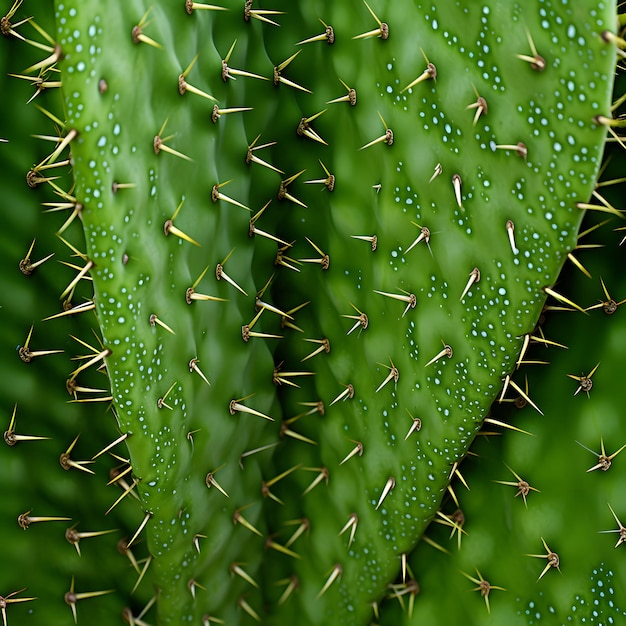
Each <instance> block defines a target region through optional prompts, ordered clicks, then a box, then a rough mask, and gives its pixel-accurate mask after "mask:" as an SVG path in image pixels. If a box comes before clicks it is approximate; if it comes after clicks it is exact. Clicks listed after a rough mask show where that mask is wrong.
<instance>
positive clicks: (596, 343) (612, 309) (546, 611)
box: [385, 150, 626, 624]
mask: <svg viewBox="0 0 626 626" xmlns="http://www.w3.org/2000/svg"><path fill="white" fill-rule="evenodd" d="M611 156H612V161H611V162H610V163H609V167H608V170H607V171H605V173H604V174H603V176H602V179H603V180H602V183H601V187H598V192H599V193H600V194H601V195H602V197H603V198H604V199H605V200H606V201H607V202H608V203H609V204H610V205H611V206H614V207H615V206H619V202H620V201H622V202H623V198H624V195H623V181H621V182H620V180H619V178H621V177H619V178H618V176H619V174H620V173H621V172H623V166H624V157H623V155H620V154H619V153H617V152H616V151H615V150H613V151H612V154H611ZM616 182H617V183H618V184H616ZM607 183H611V184H610V186H607ZM598 206H601V205H600V204H598ZM622 224H623V219H622V217H621V212H618V214H616V215H607V214H606V213H605V212H600V213H599V212H597V211H590V212H589V213H588V215H587V216H586V218H585V222H584V223H583V228H582V233H585V235H584V237H581V238H580V239H579V242H578V246H577V248H578V250H577V251H575V252H574V258H575V259H576V262H577V263H578V264H580V267H582V268H584V272H585V273H586V274H588V275H586V274H585V273H583V271H581V269H580V268H579V267H578V266H576V265H575V264H574V263H572V264H568V266H569V267H567V268H566V271H564V272H563V273H562V275H561V278H560V281H559V282H560V285H561V286H562V288H563V290H564V292H565V293H566V294H567V296H568V298H569V299H571V300H572V302H576V303H577V304H578V305H580V306H581V307H583V308H584V309H585V311H586V314H583V313H581V312H580V311H575V310H573V309H572V308H571V307H558V308H560V309H561V310H554V311H546V312H545V321H543V322H542V325H541V327H540V328H538V329H537V330H536V331H535V333H534V334H535V336H537V337H538V338H540V337H541V336H542V333H543V336H544V337H545V338H546V340H547V341H549V342H550V343H549V344H546V345H542V342H541V341H538V342H536V343H533V344H531V345H530V347H529V350H528V352H527V354H526V356H525V360H526V361H528V362H530V363H532V362H535V364H534V365H528V366H525V367H523V368H522V369H521V370H520V371H519V372H518V373H517V374H516V376H517V377H518V382H520V383H521V384H522V386H525V383H524V378H526V381H527V383H528V389H529V390H530V394H531V395H532V398H533V400H534V401H536V403H537V404H538V405H539V406H540V407H541V409H542V410H543V412H544V414H545V415H544V416H540V415H539V414H538V413H537V412H536V411H534V410H533V409H532V407H530V406H529V405H528V404H527V403H525V402H521V403H519V404H520V407H521V408H516V407H515V406H512V405H511V404H509V403H507V405H506V408H504V409H503V407H504V406H505V405H504V404H503V405H502V406H500V407H494V411H493V415H494V418H497V419H500V420H503V421H506V422H508V423H511V424H514V425H515V427H517V428H519V429H523V430H524V431H525V432H529V433H532V435H533V436H528V435H527V434H524V432H516V433H514V434H512V436H511V437H505V438H503V439H502V440H501V441H494V440H493V439H490V440H488V441H485V440H479V441H477V444H478V445H475V446H474V447H473V450H474V452H475V453H476V454H477V457H476V458H475V459H472V460H471V461H469V462H468V464H464V470H466V471H464V477H465V478H466V479H467V481H468V483H469V485H470V487H471V491H470V492H466V491H464V489H463V488H461V489H460V492H459V500H460V505H461V508H462V510H463V513H464V524H463V530H464V534H462V538H461V540H460V548H459V549H457V545H456V544H457V541H458V534H457V533H456V532H455V534H454V536H453V537H452V540H451V541H449V535H450V528H449V527H448V528H445V527H443V526H439V527H438V528H437V527H433V528H431V529H429V534H430V536H431V538H432V539H433V540H435V541H437V542H440V543H441V545H442V546H443V547H446V548H448V549H449V554H445V555H442V554H440V553H437V552H436V551H434V550H433V549H432V548H431V547H429V546H426V545H422V546H420V547H419V548H418V550H416V552H415V553H414V554H413V557H412V561H410V564H411V565H412V566H413V567H414V568H416V569H418V570H419V571H420V572H423V574H424V576H423V578H420V584H421V591H422V594H421V595H420V598H419V601H418V602H416V605H415V610H414V615H413V621H410V622H408V623H414V624H418V623H425V622H426V623H428V622H429V621H434V620H435V617H434V616H436V619H437V620H440V621H442V622H445V623H461V622H465V621H467V622H472V621H473V619H475V618H474V616H475V615H477V614H478V615H480V614H481V613H482V615H483V616H484V617H483V619H481V620H480V623H494V624H500V623H507V624H509V623H510V624H543V623H548V624H570V623H574V624H583V623H604V624H607V623H619V622H620V619H623V616H624V615H625V614H626V613H625V611H626V604H625V602H624V597H623V593H621V590H622V589H623V588H624V586H623V585H624V580H625V576H626V569H625V568H624V562H623V559H622V558H621V556H622V555H621V553H620V551H621V549H622V548H621V544H622V543H623V537H624V534H623V532H622V531H621V528H622V526H623V523H624V509H623V504H622V502H621V499H620V493H621V491H620V485H621V480H622V477H623V466H624V458H623V456H622V455H623V450H624V448H623V446H624V444H625V443H626V441H625V440H624V428H623V425H622V423H621V419H620V416H619V401H618V400H617V396H616V391H615V390H616V389H617V388H618V386H619V384H620V380H621V371H622V368H623V360H624V357H623V355H622V354H621V353H620V350H619V346H620V344H621V340H620V337H621V336H622V334H623V332H624V314H623V310H622V307H623V304H624V302H623V300H624V297H623V295H624V290H625V288H626V287H625V285H624V278H623V275H622V272H621V270H620V267H621V266H620V258H621V256H622V255H623V250H622V249H620V248H619V245H620V243H621V242H622V241H623V232H620V231H623V226H622ZM582 233H581V234H582ZM587 246H588V249H585V247H587ZM553 308H555V307H553ZM524 369H525V370H526V371H525V372H524ZM514 395H515V394H511V393H509V394H508V396H509V397H510V398H511V399H515V397H514ZM524 405H525V406H524ZM479 439H482V438H479ZM513 471H514V472H515V473H516V474H517V476H515V474H513V473H512V472H513ZM520 477H521V478H522V480H525V481H527V485H526V488H525V490H523V489H522V486H521V485H520V484H519V478H520ZM502 483H505V484H502ZM476 487H478V488H476ZM528 489H531V490H530V491H529V490H528ZM516 495H517V497H515V496H516ZM455 508H456V505H455V504H454V503H452V502H449V503H448V504H447V505H446V506H444V507H443V509H442V510H443V511H444V512H445V513H446V514H448V515H449V514H451V513H453V512H454V510H455ZM485 511H488V512H489V513H488V514H487V515H485ZM465 533H466V534H465ZM620 533H621V534H620ZM542 539H543V540H544V541H545V542H546V545H547V546H548V547H549V549H550V551H552V552H554V553H555V554H556V555H557V556H558V566H559V567H558V571H557V570H556V569H555V568H554V567H548V563H549V561H548V560H547V559H543V560H540V559H538V558H532V557H529V556H527V555H529V554H546V550H545V548H544V545H543V542H542ZM426 559H427V560H428V562H429V567H428V568H427V569H425V568H424V567H423V566H420V563H424V561H425V560H426ZM476 569H477V570H478V571H479V572H480V574H481V575H483V576H484V577H485V579H486V580H488V581H489V583H490V584H491V585H493V586H502V587H504V588H506V593H502V592H500V591H497V590H494V591H493V593H490V594H489V595H488V598H489V608H490V613H491V620H488V613H487V610H486V607H485V604H484V599H482V598H480V596H479V594H475V596H476V597H475V598H468V600H467V602H463V603H461V602H459V603H447V604H445V606H444V603H443V602H442V598H441V597H440V596H439V597H438V596H437V591H436V589H437V588H438V587H439V585H440V581H441V580H446V591H445V593H446V597H447V596H448V594H453V595H455V596H457V595H461V596H463V595H467V594H468V593H471V590H472V589H473V588H475V587H477V585H476V584H472V583H471V582H469V581H468V580H467V579H466V578H465V577H464V576H462V575H461V574H460V572H464V573H466V574H470V575H473V577H474V578H476ZM538 579H539V580H538ZM481 604H482V610H481V607H480V605H481ZM397 612H398V608H397V607H396V608H395V610H393V611H390V613H389V614H388V615H387V616H386V618H387V620H388V621H386V622H385V623H394V622H393V618H394V616H397Z"/></svg>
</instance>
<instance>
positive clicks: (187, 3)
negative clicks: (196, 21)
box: [185, 0, 193, 15]
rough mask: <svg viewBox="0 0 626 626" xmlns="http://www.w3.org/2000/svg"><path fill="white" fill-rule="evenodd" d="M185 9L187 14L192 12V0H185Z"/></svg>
mask: <svg viewBox="0 0 626 626" xmlns="http://www.w3.org/2000/svg"><path fill="white" fill-rule="evenodd" d="M185 11H187V13H188V14H189V15H191V14H192V13H193V0H185Z"/></svg>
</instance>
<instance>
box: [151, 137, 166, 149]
mask: <svg viewBox="0 0 626 626" xmlns="http://www.w3.org/2000/svg"><path fill="white" fill-rule="evenodd" d="M162 143H163V142H162V141H161V137H159V136H158V135H155V137H154V141H153V142H152V147H153V148H154V154H159V152H161V144H162Z"/></svg>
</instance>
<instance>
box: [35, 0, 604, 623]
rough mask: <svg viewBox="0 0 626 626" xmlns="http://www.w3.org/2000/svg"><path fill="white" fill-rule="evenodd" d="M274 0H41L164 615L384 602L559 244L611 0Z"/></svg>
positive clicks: (334, 614) (339, 618) (572, 201)
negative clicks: (225, 2)
mask: <svg viewBox="0 0 626 626" xmlns="http://www.w3.org/2000/svg"><path fill="white" fill-rule="evenodd" d="M275 4H276V6H275V7H274V6H272V7H270V6H264V7H263V8H262V9H261V8H257V7H254V6H252V3H251V2H249V3H246V8H245V10H244V7H243V6H239V4H238V5H237V6H234V5H233V6H230V5H229V6H227V7H225V8H227V9H229V10H225V11H222V10H217V9H216V8H215V7H213V8H211V9H208V10H207V8H206V6H205V7H202V6H201V5H199V4H195V3H187V5H186V8H187V10H185V3H184V2H179V3H153V4H148V3H144V2H141V1H139V0H136V1H134V2H130V3H126V4H125V5H124V6H118V5H115V6H113V5H111V6H109V5H108V4H107V5H103V4H102V3H94V2H80V3H78V2H75V1H70V2H68V1H63V2H59V3H57V5H56V20H57V32H56V40H57V41H58V43H59V45H60V49H61V51H62V58H57V59H54V61H53V62H54V63H55V67H57V68H58V69H59V70H60V71H61V76H62V92H63V95H64V108H65V114H66V118H65V123H64V127H63V129H62V133H63V135H64V136H65V137H68V138H70V139H71V141H70V142H69V144H70V148H71V156H72V171H73V174H74V181H75V187H74V189H73V190H72V191H71V194H72V196H73V197H74V198H76V201H77V202H79V203H80V204H81V205H82V210H81V218H82V222H83V225H84V229H85V245H86V247H85V248H84V256H83V258H82V261H81V263H82V265H83V266H84V267H86V268H87V269H88V270H89V273H90V275H91V277H92V278H93V285H94V301H95V303H96V310H97V315H98V320H99V324H100V330H101V333H102V338H103V345H104V348H103V350H104V353H103V360H104V362H106V367H107V371H108V374H109V378H110V383H111V390H112V396H113V404H114V408H115V413H116V416H117V420H118V424H119V429H120V432H121V433H127V434H128V437H127V439H126V444H127V446H128V451H129V454H130V460H131V464H132V473H133V476H134V480H135V481H136V482H137V484H136V487H135V489H136V491H137V493H138V494H139V495H140V497H141V503H142V504H141V506H142V508H143V512H144V514H145V518H144V521H145V528H144V529H143V531H142V532H143V533H144V534H145V536H146V539H147V542H148V547H149V551H150V554H151V555H152V556H153V561H152V563H151V565H150V568H149V572H148V577H147V578H146V580H148V579H150V577H151V580H152V582H153V584H154V585H155V586H156V588H157V589H158V605H159V623H161V624H184V623H196V624H200V623H209V622H210V623H212V619H213V618H218V619H222V620H224V621H225V622H226V623H237V622H239V621H241V622H242V623H246V622H248V621H253V620H255V619H256V620H259V621H262V622H263V623H287V622H288V621H289V620H292V621H293V619H295V616H298V620H300V622H301V623H311V624H313V623H337V624H338V623H341V624H359V623H367V622H368V620H370V619H371V616H372V611H373V606H375V605H376V603H377V602H379V600H380V598H381V597H382V595H383V594H384V592H385V590H386V587H387V584H388V583H389V582H390V581H391V580H392V579H393V578H394V577H395V575H396V574H397V572H398V571H399V569H400V565H401V561H402V555H403V554H407V553H410V552H411V550H412V549H413V547H414V546H415V544H416V543H417V542H418V540H419V539H420V536H421V534H422V532H423V530H424V529H425V527H426V525H427V524H428V523H429V521H430V520H431V519H432V517H433V516H434V515H435V513H436V511H437V509H438V507H439V504H440V501H441V498H442V495H443V494H444V492H445V491H446V489H447V487H448V484H449V481H450V478H451V475H452V474H453V473H454V471H455V469H456V467H457V465H456V464H457V463H459V462H460V461H461V460H462V458H463V457H464V455H465V453H466V451H467V449H468V446H469V445H470V443H471V441H472V439H473V437H474V436H475V434H476V432H477V431H478V430H479V429H480V428H481V425H482V423H483V419H484V417H485V415H486V412H487V410H488V408H489V406H490V404H491V403H492V401H493V400H494V398H495V397H496V395H497V393H498V392H499V391H500V389H501V386H502V380H503V378H504V377H505V376H506V375H507V374H510V373H511V372H512V371H513V370H514V368H515V363H516V358H517V354H518V352H519V349H520V347H521V342H522V340H521V337H522V336H523V335H524V334H525V333H527V332H529V331H530V330H532V328H533V327H534V325H535V323H536V321H537V318H538V316H539V313H540V311H541V309H542V306H543V304H544V301H545V298H546V288H547V289H548V290H551V289H552V288H553V286H554V283H555V281H556V277H557V276H558V272H559V269H560V267H561V265H562V263H563V260H564V258H565V256H566V255H567V253H568V252H569V251H570V250H571V249H572V248H573V247H574V246H575V244H576V234H577V230H578V226H579V224H580V221H581V218H582V215H583V211H582V210H581V209H580V208H578V206H577V204H578V203H581V202H586V201H587V199H588V198H589V196H590V194H591V191H592V190H593V187H594V182H595V180H596V176H597V172H598V169H599V163H600V158H601V154H602V147H603V144H604V138H605V134H606V131H605V129H604V127H603V126H602V125H601V124H599V123H597V121H594V120H595V119H596V116H598V115H604V116H607V117H608V116H610V96H611V85H612V76H613V71H614V66H615V54H614V45H613V44H612V43H607V42H606V41H604V40H603V39H602V37H601V33H602V31H604V30H605V29H608V30H610V31H612V30H614V19H615V18H614V11H615V7H614V5H612V4H611V3H606V4H604V5H598V3H587V2H584V3H577V4H576V6H575V7H573V6H568V5H564V4H562V3H557V2H536V3H535V2H531V3H523V4H521V3H510V4H506V5H503V4H502V3H498V2H485V3H481V4H480V5H475V6H472V7H471V8H469V7H459V6H458V4H457V3H453V2H445V3H443V2H440V3H437V6H436V7H435V6H431V5H430V4H428V5H422V4H420V3H417V2H415V3H406V2H387V3H384V4H383V3H371V4H370V5H369V6H368V5H367V4H365V3H364V2H361V1H356V0H354V1H351V2H349V3H334V2H319V3H316V4H315V6H313V5H311V4H310V3H298V4H294V5H292V4H289V5H288V6H287V5H285V6H281V3H278V2H277V3H275ZM274 22H275V24H274ZM320 22H321V23H320ZM331 27H332V29H331ZM331 39H333V43H332V44H331ZM42 71H43V72H44V73H46V72H49V71H50V66H47V67H45V68H43V69H42ZM68 193H69V191H68ZM555 289H556V290H557V291H558V288H555ZM144 584H147V583H144ZM407 590H408V587H407Z"/></svg>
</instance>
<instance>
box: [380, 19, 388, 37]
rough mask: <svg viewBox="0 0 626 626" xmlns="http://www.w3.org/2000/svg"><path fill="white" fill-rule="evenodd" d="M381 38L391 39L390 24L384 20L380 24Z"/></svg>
mask: <svg viewBox="0 0 626 626" xmlns="http://www.w3.org/2000/svg"><path fill="white" fill-rule="evenodd" d="M380 38H381V39H389V24H387V22H382V23H381V25H380Z"/></svg>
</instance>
